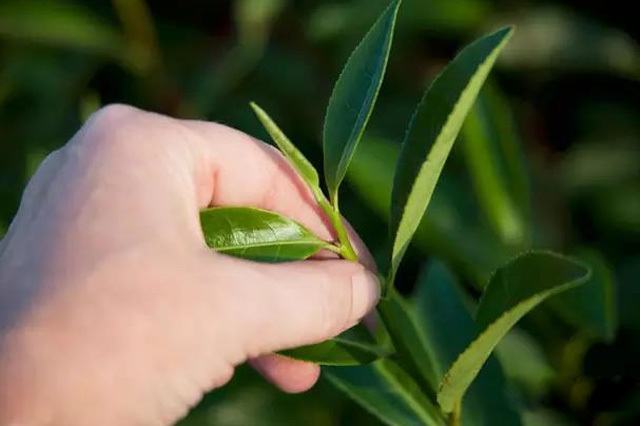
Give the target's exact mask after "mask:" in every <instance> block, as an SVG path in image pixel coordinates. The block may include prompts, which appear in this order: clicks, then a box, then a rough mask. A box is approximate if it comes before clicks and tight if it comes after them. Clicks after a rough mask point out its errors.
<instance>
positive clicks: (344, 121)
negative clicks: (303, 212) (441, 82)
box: [323, 0, 400, 200]
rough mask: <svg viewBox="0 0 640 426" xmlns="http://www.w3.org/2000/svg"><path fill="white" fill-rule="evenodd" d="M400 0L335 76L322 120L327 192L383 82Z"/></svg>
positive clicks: (342, 170)
mask: <svg viewBox="0 0 640 426" xmlns="http://www.w3.org/2000/svg"><path fill="white" fill-rule="evenodd" d="M399 7H400V0H394V1H393V2H392V3H391V4H390V5H389V7H388V8H387V9H386V10H385V12H384V13H383V14H382V16H381V17H380V18H379V19H378V21H377V22H376V23H375V24H374V26H373V27H372V28H371V30H369V32H368V33H367V35H366V36H365V37H364V39H363V40H362V42H361V43H360V44H359V45H358V47H356V49H355V50H354V51H353V53H352V54H351V57H350V58H349V60H348V61H347V64H346V65H345V67H344V69H343V71H342V74H341V75H340V77H339V78H338V81H337V83H336V86H335V88H334V89H333V93H332V94H331V99H330V100H329V105H328V107H327V115H326V118H325V122H324V135H323V137H324V173H325V179H326V180H327V186H328V189H329V195H330V197H331V199H332V200H335V199H336V197H337V192H338V187H339V186H340V183H341V182H342V179H344V176H345V174H346V172H347V168H348V167H349V163H350V162H351V158H352V157H353V153H354V152H355V149H356V146H357V144H358V141H359V140H360V137H361V136H362V133H363V132H364V129H365V127H366V125H367V122H368V121H369V116H370V115H371V111H372V110H373V107H374V104H375V101H376V98H377V96H378V91H379V90H380V86H381V85H382V80H383V78H384V74H385V69H386V66H387V60H388V57H389V51H390V49H391V42H392V39H393V29H394V27H395V22H396V16H397V14H398V8H399Z"/></svg>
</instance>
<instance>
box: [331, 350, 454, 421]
mask: <svg viewBox="0 0 640 426" xmlns="http://www.w3.org/2000/svg"><path fill="white" fill-rule="evenodd" d="M323 375H324V377H326V378H327V379H328V380H329V381H330V382H331V383H332V384H334V385H335V386H336V387H337V388H338V389H340V390H342V391H343V392H345V393H346V394H347V395H349V397H351V398H352V399H353V400H354V401H356V402H357V403H358V404H360V405H361V406H362V407H363V408H364V409H366V410H367V411H369V412H370V413H371V414H373V415H374V416H376V417H377V418H379V419H380V420H381V421H382V422H383V423H385V424H387V425H389V426H421V425H428V426H444V421H443V419H442V417H441V416H440V414H439V413H438V409H437V407H435V406H434V405H433V403H431V402H430V401H429V400H428V399H426V398H425V396H424V395H423V394H422V393H421V392H420V389H419V387H418V385H417V384H416V383H415V382H414V381H413V379H412V378H411V377H410V376H408V375H407V374H406V373H405V372H404V371H403V370H402V369H401V368H400V367H399V366H398V365H397V364H396V363H395V362H393V361H392V360H390V359H383V360H380V361H377V362H375V363H374V364H370V365H366V366H359V367H341V368H331V367H329V368H325V369H324V370H323Z"/></svg>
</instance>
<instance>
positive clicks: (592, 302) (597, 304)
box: [551, 250, 618, 342]
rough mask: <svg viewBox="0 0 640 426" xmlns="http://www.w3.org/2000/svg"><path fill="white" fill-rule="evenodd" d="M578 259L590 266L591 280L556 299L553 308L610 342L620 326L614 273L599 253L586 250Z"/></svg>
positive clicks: (589, 331) (584, 328)
mask: <svg viewBox="0 0 640 426" xmlns="http://www.w3.org/2000/svg"><path fill="white" fill-rule="evenodd" d="M577 257H578V258H579V259H581V260H582V261H584V262H587V263H588V264H589V265H591V267H592V269H593V274H592V275H591V278H590V279H589V280H588V281H587V282H586V283H585V284H584V285H582V286H580V288H577V289H575V290H574V291H571V292H569V293H565V294H560V295H558V297H555V298H554V299H553V300H552V301H551V307H552V308H553V309H554V311H555V312H557V313H558V315H560V316H561V317H563V318H564V319H566V320H567V321H568V322H570V323H572V324H574V325H576V326H578V327H581V328H582V329H583V330H584V331H586V332H587V333H589V334H590V335H592V336H595V337H598V338H600V339H603V340H605V341H609V342H610V341H611V340H612V339H613V338H614V336H615V332H616V327H617V322H618V321H617V319H618V315H617V306H616V295H615V283H614V281H615V278H614V276H613V272H612V271H611V269H610V268H609V266H608V265H607V262H606V261H605V259H604V257H603V256H602V255H601V254H600V253H598V252H597V251H594V250H584V251H582V252H579V253H578V254H577Z"/></svg>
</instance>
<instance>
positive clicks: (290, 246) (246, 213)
mask: <svg viewBox="0 0 640 426" xmlns="http://www.w3.org/2000/svg"><path fill="white" fill-rule="evenodd" d="M200 223H201V225H202V231H203V233H204V238H205V242H206V243H207V245H208V246H209V247H211V248H213V249H215V250H216V251H219V252H221V253H225V254H229V255H232V256H237V257H242V258H245V259H249V260H256V261H262V262H286V261H291V260H301V259H306V258H308V257H310V256H312V255H314V254H315V253H317V252H318V251H320V250H321V249H323V248H325V247H327V245H328V243H327V242H325V241H322V240H321V239H319V238H318V237H316V236H315V235H313V234H312V233H311V231H309V230H308V229H306V228H305V227H304V226H302V225H300V224H299V223H297V222H295V221H293V220H291V219H289V218H287V217H284V216H281V215H279V214H277V213H273V212H269V211H265V210H259V209H254V208H250V207H216V208H212V209H207V210H203V211H202V212H200Z"/></svg>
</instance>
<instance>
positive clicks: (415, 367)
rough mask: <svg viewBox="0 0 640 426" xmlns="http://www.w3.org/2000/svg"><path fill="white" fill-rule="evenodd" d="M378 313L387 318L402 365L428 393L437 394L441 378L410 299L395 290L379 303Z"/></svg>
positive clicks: (388, 328) (384, 318) (387, 324)
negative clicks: (438, 375)
mask: <svg viewBox="0 0 640 426" xmlns="http://www.w3.org/2000/svg"><path fill="white" fill-rule="evenodd" d="M378 312H379V313H380V316H381V317H382V318H383V320H384V324H385V327H386V328H387V332H388V334H389V337H390V338H391V342H392V343H393V346H394V348H395V351H396V353H395V356H396V358H397V359H398V361H399V362H400V364H401V365H402V366H403V367H404V368H405V369H406V370H407V371H408V372H409V373H410V374H411V375H412V376H413V378H414V380H415V381H417V382H418V383H419V384H420V385H421V387H422V389H423V390H424V392H425V393H427V394H428V395H429V396H431V397H435V393H436V390H437V386H438V378H437V376H436V373H435V371H434V366H433V365H432V364H431V356H430V355H429V353H428V349H427V346H426V342H425V341H423V340H422V338H421V337H422V336H421V335H420V334H419V333H418V328H417V326H416V323H415V321H414V317H413V315H412V313H411V311H410V306H408V303H407V301H406V300H405V299H404V298H403V297H402V296H401V295H400V294H398V293H397V292H396V291H395V290H393V289H392V290H391V291H390V292H389V293H388V294H387V297H385V298H383V299H382V300H381V301H380V303H379V304H378Z"/></svg>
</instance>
